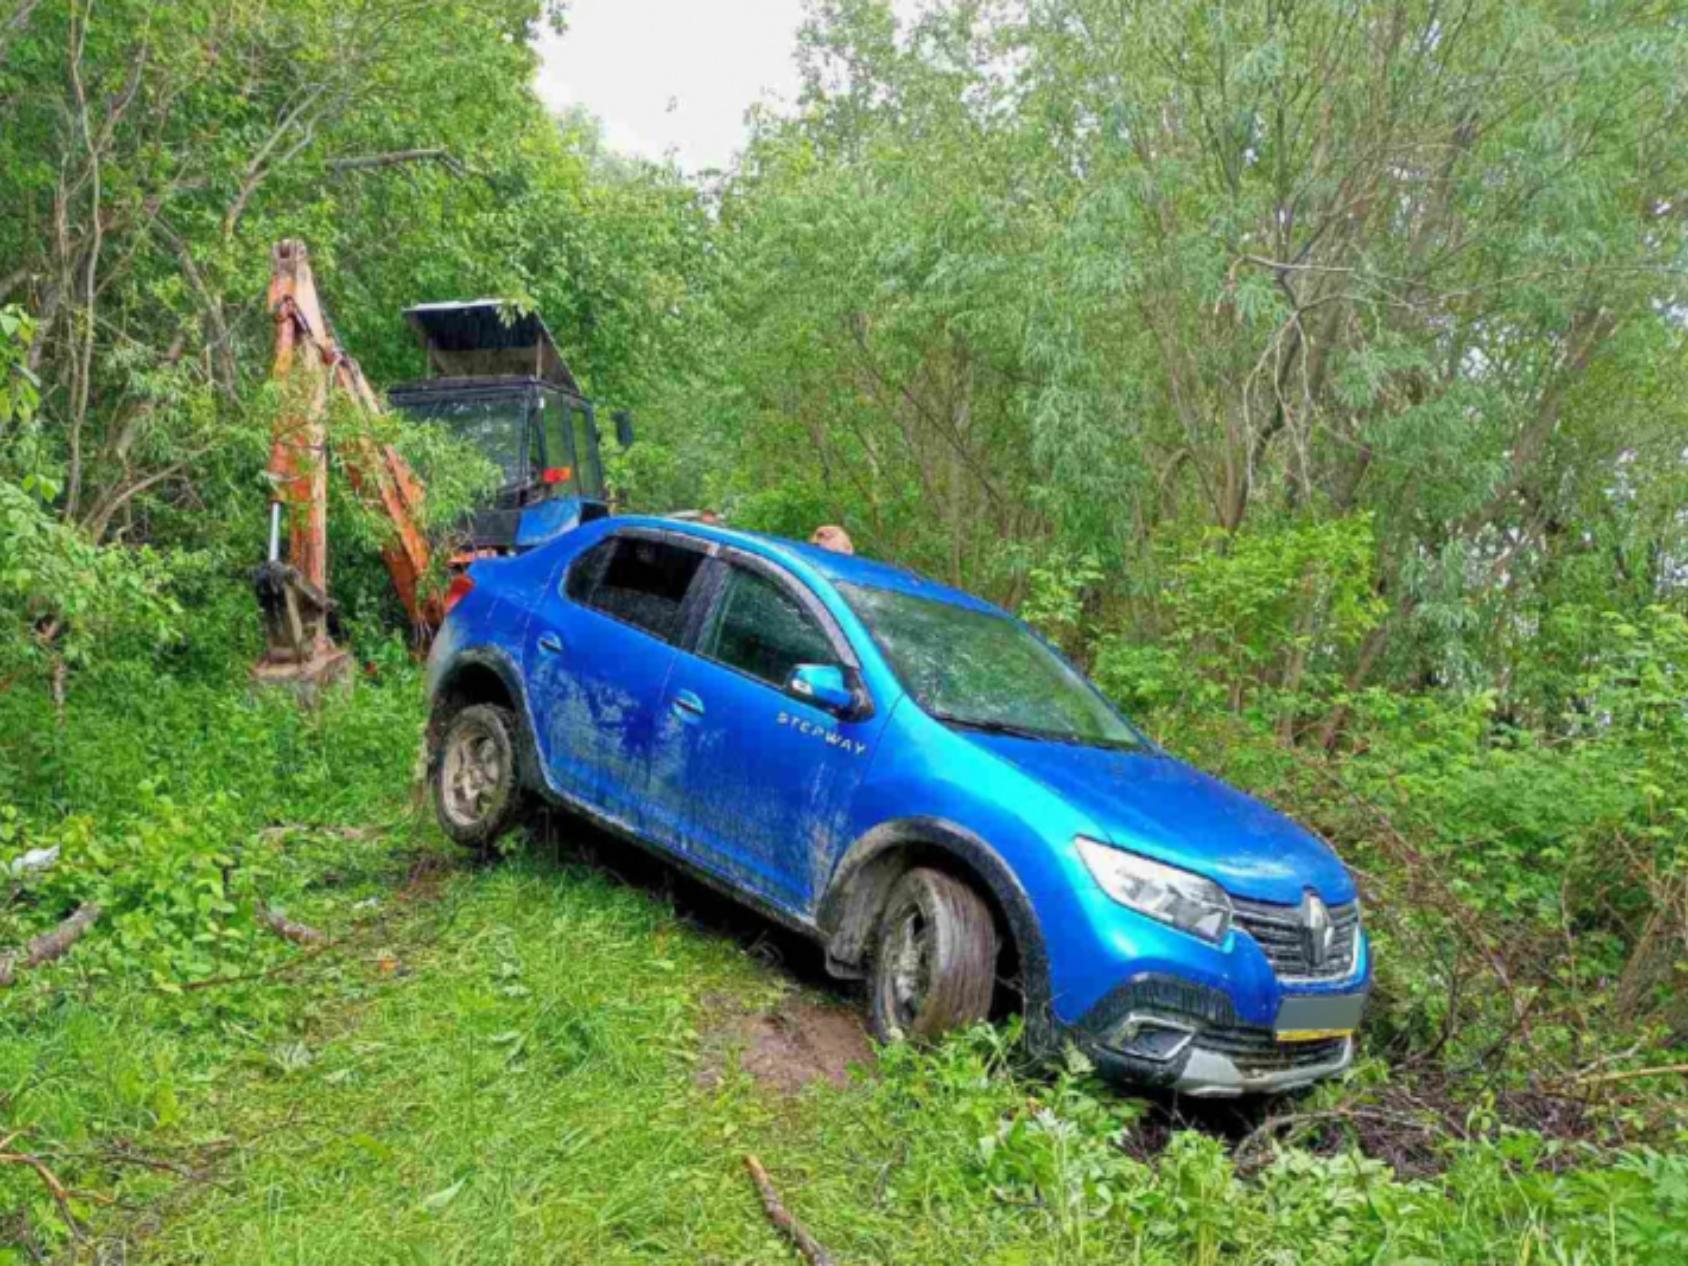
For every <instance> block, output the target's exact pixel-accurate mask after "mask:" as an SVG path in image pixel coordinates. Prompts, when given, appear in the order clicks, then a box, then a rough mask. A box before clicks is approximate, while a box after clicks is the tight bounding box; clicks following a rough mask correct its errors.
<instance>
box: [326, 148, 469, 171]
mask: <svg viewBox="0 0 1688 1266" xmlns="http://www.w3.org/2000/svg"><path fill="white" fill-rule="evenodd" d="M403 163H438V164H439V165H440V166H441V167H444V168H445V169H446V170H447V171H449V172H450V173H451V174H452V175H454V176H457V177H459V178H463V177H467V176H469V175H470V174H471V173H470V171H469V168H468V167H467V166H465V165H464V164H463V162H462V161H461V160H460V159H458V158H456V157H454V156H453V155H452V153H451V151H450V150H448V149H444V148H442V147H438V146H436V147H434V148H432V149H396V150H393V151H391V152H390V153H386V154H360V155H357V156H355V157H352V158H331V159H329V160H328V166H329V167H330V168H332V169H333V170H334V171H367V170H369V169H371V168H379V167H397V166H399V165H401V164H403Z"/></svg>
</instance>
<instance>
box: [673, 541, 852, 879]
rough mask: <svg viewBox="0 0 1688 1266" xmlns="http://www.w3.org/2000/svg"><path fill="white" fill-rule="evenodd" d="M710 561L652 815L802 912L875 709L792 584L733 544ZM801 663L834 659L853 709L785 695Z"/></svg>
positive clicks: (676, 685)
mask: <svg viewBox="0 0 1688 1266" xmlns="http://www.w3.org/2000/svg"><path fill="white" fill-rule="evenodd" d="M708 566H709V576H708V581H707V584H708V592H709V595H710V597H709V605H708V607H707V609H706V610H702V611H700V612H699V613H698V621H699V623H698V626H697V628H698V632H697V635H696V640H695V642H694V644H693V646H692V648H691V649H690V650H689V651H683V652H682V653H681V654H680V655H679V656H678V657H677V658H676V659H675V662H674V668H673V671H672V673H671V674H670V676H669V679H668V684H667V687H666V692H665V695H666V699H667V704H668V716H667V717H665V718H664V719H663V721H662V723H661V728H660V729H659V735H658V739H657V743H656V749H655V752H654V754H653V774H652V780H651V792H650V799H651V802H652V806H653V807H652V812H653V813H655V814H658V815H660V816H661V818H662V819H663V820H664V822H665V823H666V830H667V831H668V833H669V834H670V835H671V836H672V837H673V838H674V839H675V840H676V842H677V846H678V847H679V848H680V849H681V850H682V851H684V852H686V853H688V854H691V855H693V856H695V857H696V858H697V859H698V860H699V861H701V862H703V863H704V864H706V865H708V866H710V867H711V868H713V869H715V870H717V871H721V872H723V873H725V874H727V875H729V876H731V877H732V878H733V879H735V880H736V881H737V882H739V883H743V884H745V885H747V886H749V887H751V888H753V889H755V890H757V891H758V892H759V893H761V894H762V895H763V896H765V897H767V898H769V899H771V900H773V901H774V902H775V903H777V904H779V905H781V906H783V907H785V908H787V909H789V910H792V911H794V912H798V913H808V912H809V911H811V910H812V908H813V905H814V902H815V900H816V898H817V896H818V893H819V891H820V887H821V885H822V884H824V882H825V877H826V876H827V875H828V874H830V873H831V869H832V861H833V859H834V857H835V856H836V854H837V852H838V850H839V849H840V848H841V847H842V846H843V844H844V843H845V842H846V841H845V840H843V839H842V832H843V830H844V824H845V817H846V814H847V812H848V809H849V804H850V799H851V797H852V795H853V794H854V792H855V789H856V787H857V785H858V784H859V783H860V782H861V779H862V777H863V775H864V774H865V773H866V771H867V768H868V764H869V762H870V761H871V759H872V757H873V752H874V748H875V746H876V743H877V741H878V738H879V734H880V732H881V730H882V728H883V724H884V718H882V717H877V716H874V715H873V714H872V703H871V700H869V699H868V698H867V696H866V693H865V691H864V690H862V689H861V687H860V685H859V683H860V674H859V672H858V671H857V670H858V663H857V660H856V656H855V653H854V651H853V650H852V649H851V647H850V645H849V642H848V641H847V640H846V639H845V637H844V635H843V633H842V632H841V631H840V630H839V628H838V625H837V623H836V621H834V620H833V619H832V617H831V615H830V614H829V613H828V612H827V611H826V609H825V607H824V606H823V605H822V604H821V602H820V601H819V599H818V598H817V597H816V596H815V595H814V594H813V593H812V592H810V591H809V590H808V589H807V588H806V587H804V586H803V585H802V584H801V582H799V581H798V580H797V579H796V578H795V577H792V576H790V575H789V574H788V573H786V572H785V571H784V570H783V569H782V568H778V567H776V566H774V565H772V564H770V563H768V562H767V561H766V560H763V559H760V558H758V557H756V556H753V555H748V554H741V553H739V552H737V551H733V550H727V551H723V553H722V554H721V556H720V557H719V558H717V559H714V560H712V561H711V562H710V564H709V565H708ZM799 664H825V665H836V666H838V667H840V668H842V669H843V670H844V671H845V673H846V677H847V679H849V680H850V681H852V683H854V684H856V687H857V691H858V695H859V698H860V703H861V706H859V707H858V709H857V710H856V711H855V713H854V714H853V715H851V716H849V717H840V716H837V715H834V714H833V713H831V712H829V711H827V710H825V709H823V708H821V707H819V706H817V705H815V704H814V703H811V702H808V701H806V700H804V699H801V698H799V697H797V696H796V695H794V694H792V693H791V692H790V691H789V690H788V689H787V683H788V682H789V681H790V679H791V673H792V670H793V669H795V668H796V667H797V666H798V665H799Z"/></svg>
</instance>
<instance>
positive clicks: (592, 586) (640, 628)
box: [524, 531, 704, 830]
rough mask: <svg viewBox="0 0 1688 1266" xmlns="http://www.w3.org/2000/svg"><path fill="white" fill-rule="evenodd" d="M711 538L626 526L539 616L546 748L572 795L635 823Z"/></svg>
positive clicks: (561, 586) (538, 712) (534, 626)
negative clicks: (694, 539)
mask: <svg viewBox="0 0 1688 1266" xmlns="http://www.w3.org/2000/svg"><path fill="white" fill-rule="evenodd" d="M703 559H704V553H703V548H702V546H701V544H694V543H691V542H688V541H686V540H685V539H684V538H679V537H675V536H672V535H664V534H659V533H640V532H634V531H626V532H618V533H616V534H614V535H612V536H610V537H607V538H606V539H605V540H604V541H602V542H600V543H599V544H598V545H596V546H594V547H593V548H592V549H590V550H588V551H587V552H586V553H585V554H583V555H581V556H580V557H579V558H578V559H576V560H575V561H574V563H573V564H572V565H571V566H570V567H568V568H567V570H566V572H565V574H564V575H563V577H561V578H560V581H559V582H557V583H553V584H552V585H551V586H550V587H549V590H548V592H547V593H546V595H545V597H544V598H543V599H542V600H541V602H540V604H539V607H538V609H537V610H536V611H535V612H534V618H533V620H532V622H531V624H530V625H529V630H528V639H529V644H528V646H527V647H526V648H525V656H524V657H525V659H526V676H527V682H528V693H529V697H530V700H531V703H532V707H533V712H534V721H535V730H536V736H537V739H538V743H539V749H540V757H541V759H542V760H544V761H545V763H546V765H547V767H548V769H549V772H550V775H551V780H552V783H553V784H554V785H555V786H556V787H557V788H558V789H559V790H560V791H562V792H564V793H565V794H567V795H570V796H573V797H575V798H577V799H579V800H582V801H584V802H585V803H586V804H587V805H588V806H589V807H591V808H593V809H595V810H597V811H598V812H600V813H603V814H605V815H606V816H608V817H610V818H613V819H615V820H617V821H620V822H623V823H625V824H626V825H628V826H629V827H633V828H636V829H641V830H642V829H644V828H645V825H646V824H645V823H644V822H643V820H642V818H643V814H642V810H643V807H644V805H645V803H646V801H645V792H646V783H647V780H648V778H649V773H650V755H651V741H652V737H653V734H654V731H655V719H656V716H657V715H658V710H659V709H660V707H661V706H662V692H663V688H664V686H665V684H666V682H667V680H668V676H669V671H670V669H671V668H672V666H673V663H674V657H675V649H674V643H675V642H676V641H677V640H678V637H679V633H680V630H681V628H682V626H683V618H684V616H683V613H684V610H685V604H686V597H687V594H688V592H689V591H690V588H691V585H692V582H693V580H694V578H695V577H696V576H697V575H698V574H699V571H700V567H701V564H702V562H703Z"/></svg>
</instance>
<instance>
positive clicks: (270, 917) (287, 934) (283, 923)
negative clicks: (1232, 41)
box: [258, 902, 328, 945]
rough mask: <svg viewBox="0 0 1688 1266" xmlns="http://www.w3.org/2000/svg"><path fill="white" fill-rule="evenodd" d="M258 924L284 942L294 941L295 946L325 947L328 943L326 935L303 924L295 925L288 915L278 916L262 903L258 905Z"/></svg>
mask: <svg viewBox="0 0 1688 1266" xmlns="http://www.w3.org/2000/svg"><path fill="white" fill-rule="evenodd" d="M258 922H260V923H262V924H263V925H264V926H265V927H267V928H269V930H270V931H272V932H274V933H275V934H276V935H277V936H279V937H281V938H282V939H283V940H286V941H292V942H293V943H294V944H295V945H324V944H326V943H327V942H328V935H327V934H326V933H324V932H319V931H317V929H315V928H313V927H308V926H306V925H305V924H303V923H295V922H294V921H293V920H292V919H289V918H288V917H287V916H286V915H282V914H277V913H276V912H275V911H274V910H272V909H270V908H269V907H268V906H267V905H264V904H263V903H262V902H260V903H259V904H258Z"/></svg>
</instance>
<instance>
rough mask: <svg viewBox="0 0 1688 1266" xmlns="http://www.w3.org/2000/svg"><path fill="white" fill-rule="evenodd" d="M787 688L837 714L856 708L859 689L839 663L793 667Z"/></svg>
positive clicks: (847, 712) (817, 705) (796, 694)
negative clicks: (856, 688) (849, 679)
mask: <svg viewBox="0 0 1688 1266" xmlns="http://www.w3.org/2000/svg"><path fill="white" fill-rule="evenodd" d="M785 689H786V693H788V694H791V695H795V696H796V697H797V698H799V699H801V700H803V702H805V703H812V704H814V705H815V706H816V707H817V708H824V709H825V710H826V711H828V712H830V713H832V714H833V715H834V716H847V715H848V714H850V713H852V712H854V711H855V710H856V692H855V691H854V690H851V689H850V683H849V681H848V680H847V679H846V678H845V676H844V670H843V669H842V668H840V667H838V666H837V665H836V664H799V665H797V667H796V668H793V669H792V670H791V678H790V680H788V681H787V682H786V684H785Z"/></svg>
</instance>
